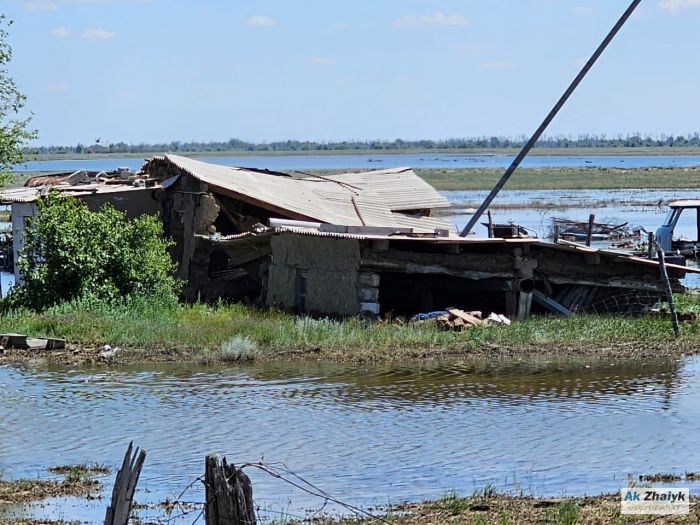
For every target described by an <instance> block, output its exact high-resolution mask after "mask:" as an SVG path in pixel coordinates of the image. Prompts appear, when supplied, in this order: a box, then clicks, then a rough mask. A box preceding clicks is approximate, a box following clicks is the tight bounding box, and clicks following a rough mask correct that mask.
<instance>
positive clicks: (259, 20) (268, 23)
mask: <svg viewBox="0 0 700 525" xmlns="http://www.w3.org/2000/svg"><path fill="white" fill-rule="evenodd" d="M245 25H247V26H249V27H275V26H276V25H277V20H275V19H274V18H272V17H271V16H264V15H253V16H251V17H250V18H249V19H248V20H246V21H245Z"/></svg>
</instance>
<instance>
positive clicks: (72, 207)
mask: <svg viewBox="0 0 700 525" xmlns="http://www.w3.org/2000/svg"><path fill="white" fill-rule="evenodd" d="M171 244H172V242H171V241H168V240H166V239H165V238H164V237H163V227H162V223H161V221H160V219H159V218H158V217H157V216H155V215H144V216H142V217H139V218H137V219H133V220H129V219H127V217H126V214H125V213H124V212H121V211H118V210H115V209H114V208H113V207H112V206H110V205H105V206H103V207H102V208H101V209H100V210H99V211H96V212H93V211H90V209H89V208H88V207H87V205H86V204H85V203H84V202H83V201H81V200H78V199H76V198H73V197H68V196H63V195H60V194H59V193H58V192H57V191H51V192H49V194H48V195H47V196H46V197H44V198H42V199H41V200H40V201H39V215H38V216H36V217H34V218H33V219H32V220H31V221H30V222H29V224H28V225H27V228H26V229H25V231H24V249H23V252H22V253H21V254H20V257H19V268H20V273H21V275H22V279H23V281H24V282H23V284H22V285H21V286H16V287H14V288H12V290H11V292H10V294H9V296H8V304H9V305H11V306H23V307H27V308H31V309H34V310H42V309H45V308H47V307H49V306H52V305H55V304H59V303H62V302H66V301H70V300H73V299H78V298H80V299H85V298H94V299H96V300H98V301H102V302H114V301H117V300H119V299H120V298H125V299H129V298H150V297H158V298H160V299H168V300H176V298H177V294H178V293H179V290H180V283H179V281H177V280H176V279H175V278H174V277H173V274H174V271H175V263H174V262H173V260H172V259H171V258H170V256H169V255H168V251H167V250H168V247H169V246H171Z"/></svg>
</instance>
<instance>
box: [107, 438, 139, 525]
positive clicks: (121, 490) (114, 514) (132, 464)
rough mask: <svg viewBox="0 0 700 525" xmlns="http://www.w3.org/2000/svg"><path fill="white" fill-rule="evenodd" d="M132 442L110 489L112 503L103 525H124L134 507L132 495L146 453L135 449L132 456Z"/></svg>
mask: <svg viewBox="0 0 700 525" xmlns="http://www.w3.org/2000/svg"><path fill="white" fill-rule="evenodd" d="M133 448H134V442H133V441H132V442H131V443H129V448H127V449H126V454H124V461H123V462H122V466H121V468H120V469H119V471H118V472H117V479H116V480H115V481H114V488H113V489H112V502H111V503H110V505H109V507H107V513H106V515H105V522H104V525H126V524H127V523H128V522H129V515H130V514H131V509H132V507H133V505H134V493H135V492H136V484H137V483H138V482H139V476H140V475H141V468H142V467H143V462H144V461H145V460H146V451H145V450H141V451H139V449H138V448H137V449H136V451H135V452H134V453H133V455H132V451H133Z"/></svg>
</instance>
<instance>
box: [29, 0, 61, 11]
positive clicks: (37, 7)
mask: <svg viewBox="0 0 700 525" xmlns="http://www.w3.org/2000/svg"><path fill="white" fill-rule="evenodd" d="M24 10H25V11H32V12H39V11H45V12H50V11H58V4H57V3H56V2H52V1H51V0H32V1H31V2H25V4H24Z"/></svg>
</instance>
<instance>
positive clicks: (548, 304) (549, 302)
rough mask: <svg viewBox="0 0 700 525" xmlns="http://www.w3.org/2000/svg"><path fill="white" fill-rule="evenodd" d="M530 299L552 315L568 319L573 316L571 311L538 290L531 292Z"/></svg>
mask: <svg viewBox="0 0 700 525" xmlns="http://www.w3.org/2000/svg"><path fill="white" fill-rule="evenodd" d="M532 299H533V300H534V301H535V302H536V303H537V304H539V305H541V306H544V307H545V308H546V309H547V310H549V311H550V312H552V313H555V314H559V315H563V316H564V317H569V316H571V315H573V312H572V311H571V310H569V309H568V308H566V307H565V306H562V305H561V304H559V303H558V302H557V301H555V300H554V299H552V298H551V297H548V296H546V295H545V294H543V293H542V292H540V291H539V290H535V291H533V292H532Z"/></svg>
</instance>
